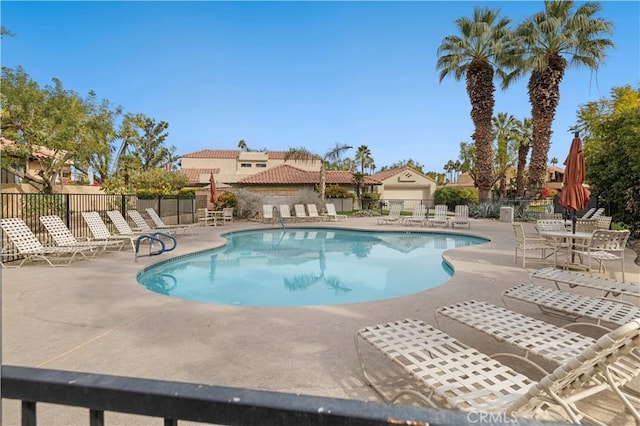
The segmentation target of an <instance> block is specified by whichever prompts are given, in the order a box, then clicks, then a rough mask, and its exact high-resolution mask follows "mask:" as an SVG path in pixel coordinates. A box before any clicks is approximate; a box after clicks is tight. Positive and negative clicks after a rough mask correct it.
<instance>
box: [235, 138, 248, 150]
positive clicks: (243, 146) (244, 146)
mask: <svg viewBox="0 0 640 426" xmlns="http://www.w3.org/2000/svg"><path fill="white" fill-rule="evenodd" d="M238 148H240V151H248V150H249V148H247V143H246V142H245V141H244V139H240V142H238Z"/></svg>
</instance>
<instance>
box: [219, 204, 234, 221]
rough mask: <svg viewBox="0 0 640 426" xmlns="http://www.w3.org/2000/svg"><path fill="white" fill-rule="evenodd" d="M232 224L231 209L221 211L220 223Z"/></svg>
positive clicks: (226, 208) (225, 208)
mask: <svg viewBox="0 0 640 426" xmlns="http://www.w3.org/2000/svg"><path fill="white" fill-rule="evenodd" d="M228 222H229V223H230V222H233V207H224V208H223V209H222V223H223V224H225V223H228Z"/></svg>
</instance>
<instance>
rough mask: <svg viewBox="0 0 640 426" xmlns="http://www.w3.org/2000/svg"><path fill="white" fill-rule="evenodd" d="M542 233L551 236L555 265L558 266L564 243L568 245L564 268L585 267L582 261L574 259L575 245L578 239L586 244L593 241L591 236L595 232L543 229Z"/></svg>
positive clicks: (547, 236) (544, 235)
mask: <svg viewBox="0 0 640 426" xmlns="http://www.w3.org/2000/svg"><path fill="white" fill-rule="evenodd" d="M540 235H541V236H543V237H546V238H549V239H550V240H551V242H552V244H553V245H554V246H555V255H554V267H556V268H557V267H558V251H560V250H561V249H562V248H563V245H565V244H566V246H567V260H566V262H565V263H564V264H563V265H562V266H563V268H565V269H567V268H569V267H581V268H582V267H584V265H582V264H580V263H575V262H574V261H573V253H572V250H573V247H575V244H576V241H583V242H584V244H587V243H588V242H589V241H591V237H592V236H593V234H592V233H591V232H572V231H570V230H568V231H542V232H540Z"/></svg>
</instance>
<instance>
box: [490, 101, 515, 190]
mask: <svg viewBox="0 0 640 426" xmlns="http://www.w3.org/2000/svg"><path fill="white" fill-rule="evenodd" d="M517 121H518V120H517V119H516V118H515V117H514V116H513V115H511V114H509V115H507V113H506V112H499V113H498V115H497V116H495V117H493V120H492V123H493V131H494V134H495V138H496V142H497V146H496V167H497V170H496V171H497V175H498V176H497V178H498V181H499V192H500V197H501V198H504V197H505V196H506V195H507V170H508V169H509V168H511V167H513V161H512V157H513V156H512V155H510V151H511V150H510V149H509V146H510V145H511V146H513V142H512V141H514V140H515V139H516V125H517ZM510 142H511V143H510Z"/></svg>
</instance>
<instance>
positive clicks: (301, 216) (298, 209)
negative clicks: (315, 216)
mask: <svg viewBox="0 0 640 426" xmlns="http://www.w3.org/2000/svg"><path fill="white" fill-rule="evenodd" d="M293 214H294V215H295V216H296V222H297V221H306V220H308V219H309V216H307V212H306V210H305V209H304V204H294V206H293Z"/></svg>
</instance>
